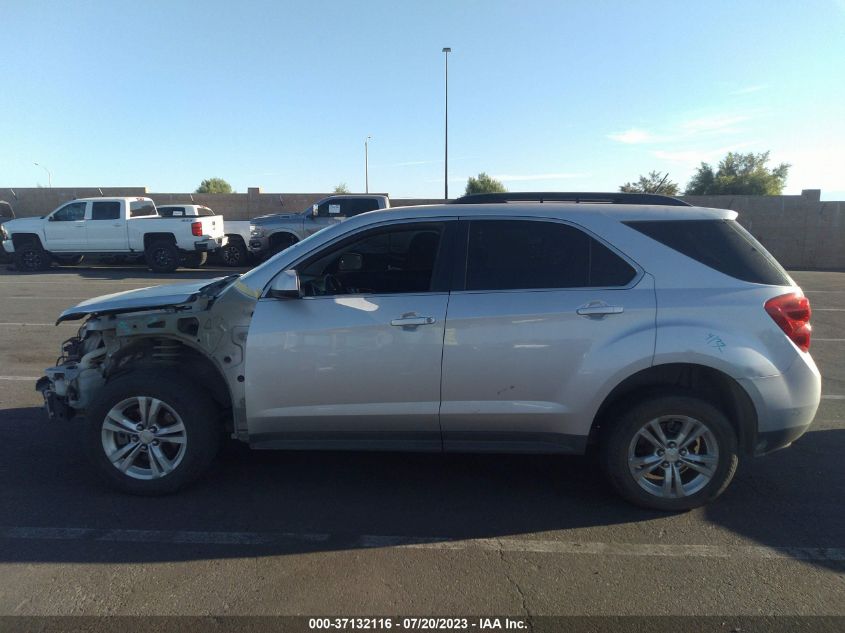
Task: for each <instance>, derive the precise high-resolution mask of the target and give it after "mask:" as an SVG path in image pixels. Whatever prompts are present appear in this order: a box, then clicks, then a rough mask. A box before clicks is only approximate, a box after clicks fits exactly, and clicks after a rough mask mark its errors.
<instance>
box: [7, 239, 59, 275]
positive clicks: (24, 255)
mask: <svg viewBox="0 0 845 633" xmlns="http://www.w3.org/2000/svg"><path fill="white" fill-rule="evenodd" d="M51 263H52V262H51V260H50V255H49V253H47V251H45V250H44V249H43V248H41V244H34V243H33V242H27V243H26V244H22V245H21V246H20V248H16V249H15V268H16V269H17V270H19V271H21V272H25V273H32V272H38V271H41V270H47V269H48V268H50V264H51Z"/></svg>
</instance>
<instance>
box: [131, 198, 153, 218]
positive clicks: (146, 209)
mask: <svg viewBox="0 0 845 633" xmlns="http://www.w3.org/2000/svg"><path fill="white" fill-rule="evenodd" d="M145 215H158V214H157V213H156V206H155V205H154V204H153V202H152V200H133V201H132V202H130V203H129V217H131V218H138V217H143V216H145Z"/></svg>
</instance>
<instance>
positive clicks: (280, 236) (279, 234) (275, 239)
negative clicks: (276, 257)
mask: <svg viewBox="0 0 845 633" xmlns="http://www.w3.org/2000/svg"><path fill="white" fill-rule="evenodd" d="M284 239H290V240H291V242H290V244H289V245H292V244H296V243H297V242H298V241H299V236H298V235H297V234H296V233H294V232H292V231H287V230H281V231H276V232H275V233H272V234H271V235H270V242H269V244H270V248H273V247H274V246H276V245H278V244H279V243H281V242H283V241H284Z"/></svg>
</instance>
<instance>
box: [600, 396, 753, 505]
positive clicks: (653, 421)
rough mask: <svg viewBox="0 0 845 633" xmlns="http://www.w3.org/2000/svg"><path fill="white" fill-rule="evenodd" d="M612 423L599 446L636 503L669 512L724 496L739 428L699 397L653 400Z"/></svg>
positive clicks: (613, 479)
mask: <svg viewBox="0 0 845 633" xmlns="http://www.w3.org/2000/svg"><path fill="white" fill-rule="evenodd" d="M609 424H610V426H609V428H608V429H607V431H606V432H605V435H604V437H603V441H602V443H601V446H600V451H601V453H600V456H601V461H602V467H603V469H604V471H605V474H606V475H607V478H608V480H609V481H610V483H611V485H612V486H613V487H614V488H615V489H616V491H617V492H618V493H619V494H620V495H621V496H622V497H624V498H625V499H627V500H628V501H630V502H631V503H633V504H635V505H638V506H641V507H644V508H650V509H653V510H664V511H669V512H679V511H683V510H690V509H692V508H697V507H699V506H703V505H705V504H707V503H709V502H710V501H713V500H714V499H716V497H718V496H719V495H720V494H722V493H723V492H724V491H725V489H726V488H727V487H728V484H730V482H731V480H732V479H733V476H734V474H735V473H736V469H737V466H738V464H739V449H738V442H737V435H736V431H735V430H734V428H733V426H731V423H730V422H729V421H728V419H727V418H726V417H725V415H724V414H723V413H722V412H721V411H720V410H719V409H717V408H716V407H714V406H712V405H711V404H709V403H707V402H705V401H703V400H701V399H699V398H696V397H692V396H687V395H669V396H663V397H655V398H651V399H649V400H645V401H643V402H640V403H638V404H636V405H635V406H633V407H632V408H631V409H629V410H628V411H627V412H623V413H622V415H621V416H620V417H619V418H618V419H616V420H612V421H611V422H610V423H609ZM655 425H656V427H655ZM657 428H659V430H660V431H661V432H662V434H663V437H662V438H661V437H660V436H659V434H658V433H657ZM687 429H688V431H687V433H686V434H685V435H683V437H682V434H683V433H684V431H685V430H687ZM699 432H700V435H699ZM696 435H699V437H698V438H697V439H694V438H695V436H696ZM648 436H650V439H649V438H648ZM690 438H693V441H692V443H691V444H685V442H689V441H690ZM664 440H665V441H664ZM661 451H662V452H661ZM690 464H693V465H692V466H690ZM667 465H668V468H666V466H667ZM678 476H680V483H679V480H678V479H677V477H678ZM667 479H668V484H667ZM667 485H668V488H667Z"/></svg>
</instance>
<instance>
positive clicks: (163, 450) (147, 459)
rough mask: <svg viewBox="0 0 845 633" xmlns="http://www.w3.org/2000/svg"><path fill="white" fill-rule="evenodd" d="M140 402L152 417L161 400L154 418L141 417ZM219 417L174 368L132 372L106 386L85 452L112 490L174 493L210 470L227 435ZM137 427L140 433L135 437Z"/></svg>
mask: <svg viewBox="0 0 845 633" xmlns="http://www.w3.org/2000/svg"><path fill="white" fill-rule="evenodd" d="M141 398H145V399H146V400H144V402H145V403H146V410H147V411H148V413H153V412H152V409H153V405H154V404H155V402H154V401H155V400H158V401H159V403H160V404H158V405H157V406H156V412H155V415H154V417H152V418H151V417H150V416H149V415H148V416H145V417H142V416H141V414H140V408H141V407H140V404H139V403H140V402H141V400H140V399H141ZM219 415H220V412H219V410H218V409H217V407H216V406H215V404H214V401H213V400H212V398H211V397H210V396H209V394H208V393H206V392H205V391H204V390H203V389H201V388H200V387H197V386H196V385H194V384H193V383H192V382H191V381H190V380H188V379H186V378H185V377H184V375H182V374H180V373H178V372H175V371H173V370H170V369H165V370H155V371H153V370H137V371H131V372H130V373H127V374H124V375H122V376H119V377H117V378H115V379H113V380H112V381H111V382H109V383H108V384H106V386H105V387H103V388H102V390H101V391H100V393H98V394H97V396H96V397H95V399H94V402H93V404H92V406H91V407H89V409H88V412H87V415H86V419H85V429H84V441H85V450H86V453H87V455H88V458H89V460H90V462H91V464H92V465H93V467H94V469H95V470H96V472H97V473H98V474H99V475H100V477H101V478H102V479H103V480H104V481H105V482H106V483H107V484H108V485H110V486H111V487H113V488H115V489H117V490H120V491H121V492H126V493H129V494H136V495H148V496H154V495H163V494H170V493H173V492H176V491H177V490H179V489H180V488H182V487H183V486H185V485H187V484H189V483H190V482H192V481H194V480H196V479H197V478H198V477H199V476H200V475H202V474H203V473H204V472H205V471H206V470H207V469H208V467H209V466H210V465H211V463H212V461H213V460H214V457H215V456H216V455H217V451H218V450H219V448H220V439H221V436H222V435H223V429H222V426H221V425H220V422H219ZM120 420H125V422H124V423H121V422H120ZM144 420H146V426H144V424H145V422H144ZM133 424H139V425H141V429H140V430H139V429H138V427H137V426H136V427H134V432H133ZM180 425H181V426H180ZM124 429H125V430H124ZM159 438H160V439H159ZM174 440H181V442H176V441H174ZM156 442H158V443H156ZM110 455H111V458H110ZM127 462H128V463H127ZM118 465H120V466H124V467H125V470H121V469H120V468H119V467H118ZM168 468H170V470H168Z"/></svg>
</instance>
